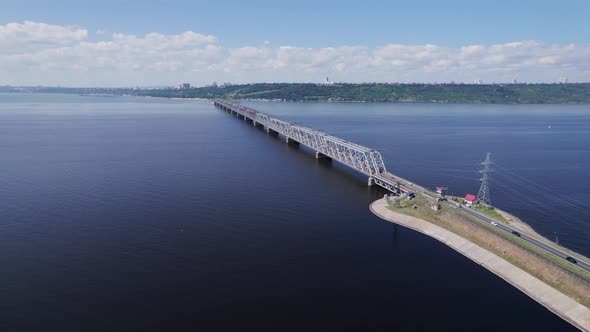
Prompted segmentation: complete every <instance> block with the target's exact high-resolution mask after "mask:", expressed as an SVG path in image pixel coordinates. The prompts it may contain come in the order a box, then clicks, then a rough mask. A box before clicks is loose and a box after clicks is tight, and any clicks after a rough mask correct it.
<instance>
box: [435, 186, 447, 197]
mask: <svg viewBox="0 0 590 332" xmlns="http://www.w3.org/2000/svg"><path fill="white" fill-rule="evenodd" d="M436 192H437V193H438V195H439V196H444V195H445V194H446V192H447V187H443V186H440V187H436Z"/></svg>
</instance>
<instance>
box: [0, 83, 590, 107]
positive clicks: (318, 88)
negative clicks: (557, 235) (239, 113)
mask: <svg viewBox="0 0 590 332" xmlns="http://www.w3.org/2000/svg"><path fill="white" fill-rule="evenodd" d="M0 92H23V93H24V92H33V93H34V92H38V93H66V94H79V95H115V96H123V95H129V96H144V97H163V98H175V99H176V98H178V99H189V98H190V99H215V98H220V99H239V100H249V101H268V102H279V101H281V102H335V103H382V102H387V103H400V104H406V103H420V104H424V103H433V104H434V103H436V104H507V105H518V104H526V105H529V104H533V105H537V104H539V105H540V104H588V103H590V83H567V84H557V83H551V84H548V83H542V84H541V83H539V84H391V83H360V84H352V83H339V84H314V83H255V84H241V85H230V84H227V85H221V86H207V87H198V88H186V89H176V88H154V89H139V88H135V89H131V88H71V87H10V86H0Z"/></svg>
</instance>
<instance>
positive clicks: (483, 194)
mask: <svg viewBox="0 0 590 332" xmlns="http://www.w3.org/2000/svg"><path fill="white" fill-rule="evenodd" d="M490 155H491V153H489V152H488V154H487V155H486V160H485V161H484V162H483V163H481V164H482V165H483V170H481V171H479V172H480V173H482V177H481V187H479V192H478V193H477V200H478V201H479V202H480V203H481V204H483V205H487V206H489V207H491V206H492V199H491V197H490V186H489V183H488V180H489V178H488V173H489V172H490V171H491V170H490V165H492V159H491V158H490Z"/></svg>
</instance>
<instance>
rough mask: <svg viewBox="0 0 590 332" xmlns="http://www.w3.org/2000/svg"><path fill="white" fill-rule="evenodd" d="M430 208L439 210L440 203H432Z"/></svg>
mask: <svg viewBox="0 0 590 332" xmlns="http://www.w3.org/2000/svg"><path fill="white" fill-rule="evenodd" d="M430 208H431V209H433V210H434V211H438V210H440V208H441V206H440V204H438V203H437V204H432V206H431V207H430Z"/></svg>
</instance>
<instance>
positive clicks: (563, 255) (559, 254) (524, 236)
mask: <svg viewBox="0 0 590 332" xmlns="http://www.w3.org/2000/svg"><path fill="white" fill-rule="evenodd" d="M462 210H463V211H464V212H466V213H468V214H470V215H471V216H473V217H475V218H478V219H479V220H481V221H484V222H487V223H489V224H491V223H492V222H494V223H497V222H496V221H495V220H494V219H492V218H490V217H487V216H484V215H481V214H479V213H477V212H474V211H472V210H470V209H462ZM496 227H498V228H500V229H502V230H504V231H506V232H507V233H512V232H518V233H519V234H520V238H521V239H523V240H525V241H527V242H528V243H530V244H532V245H534V246H536V247H538V248H540V249H543V250H545V251H547V252H550V253H552V254H554V255H555V256H557V257H560V258H563V259H564V261H566V260H565V258H566V257H568V256H572V255H571V254H568V253H566V252H564V251H563V250H561V249H560V248H558V247H556V246H551V245H549V244H547V243H545V242H543V241H540V240H538V239H537V238H534V237H532V236H529V235H527V234H526V233H523V232H521V231H519V230H517V229H516V228H513V227H510V226H508V225H506V224H503V223H497V226H496ZM572 257H573V256H572ZM574 258H575V257H574ZM577 261H578V262H577V264H572V263H570V262H568V261H566V262H567V263H568V264H572V265H575V266H577V267H579V268H581V269H582V270H585V271H586V272H589V273H590V264H588V263H586V262H584V261H581V260H579V259H578V260H577Z"/></svg>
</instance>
